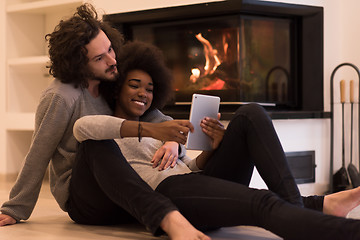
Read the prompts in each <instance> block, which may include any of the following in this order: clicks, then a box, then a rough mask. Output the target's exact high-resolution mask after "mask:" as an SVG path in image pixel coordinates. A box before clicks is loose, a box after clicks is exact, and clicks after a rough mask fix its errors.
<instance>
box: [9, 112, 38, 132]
mask: <svg viewBox="0 0 360 240" xmlns="http://www.w3.org/2000/svg"><path fill="white" fill-rule="evenodd" d="M5 123H6V130H12V131H15V130H16V131H33V130H34V126H35V113H7V114H6V117H5Z"/></svg>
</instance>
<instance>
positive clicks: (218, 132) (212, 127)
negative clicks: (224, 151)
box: [200, 114, 225, 149]
mask: <svg viewBox="0 0 360 240" xmlns="http://www.w3.org/2000/svg"><path fill="white" fill-rule="evenodd" d="M218 118H219V119H220V114H219V116H218ZM200 126H201V129H202V131H203V132H204V133H205V134H206V135H208V136H209V137H210V138H211V142H212V144H211V146H212V149H216V148H218V147H219V145H220V142H221V141H222V139H223V137H224V134H225V128H224V125H222V124H221V122H220V120H217V119H214V118H209V117H205V118H204V119H203V120H201V122H200Z"/></svg>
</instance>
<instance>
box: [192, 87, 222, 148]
mask: <svg viewBox="0 0 360 240" xmlns="http://www.w3.org/2000/svg"><path fill="white" fill-rule="evenodd" d="M219 105H220V98H219V97H217V96H209V95H202V94H193V96H192V103H191V109H190V122H191V123H192V125H194V132H189V134H188V139H187V142H186V148H187V149H191V150H211V140H210V137H208V136H207V135H206V134H205V133H204V132H203V131H202V130H201V127H200V122H201V120H202V119H204V118H205V117H211V118H215V119H217V117H218V112H219Z"/></svg>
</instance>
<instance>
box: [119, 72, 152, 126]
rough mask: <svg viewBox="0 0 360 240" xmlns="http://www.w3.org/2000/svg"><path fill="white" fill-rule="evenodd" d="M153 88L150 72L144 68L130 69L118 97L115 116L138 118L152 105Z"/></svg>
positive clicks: (130, 118)
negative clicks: (143, 69)
mask: <svg viewBox="0 0 360 240" xmlns="http://www.w3.org/2000/svg"><path fill="white" fill-rule="evenodd" d="M153 89H154V86H153V81H152V79H151V77H150V75H149V74H147V73H146V72H144V71H142V70H131V71H129V72H128V74H127V76H126V78H125V81H124V84H123V86H122V88H121V90H120V92H119V95H118V98H117V102H116V109H115V116H117V117H120V118H124V119H128V120H138V119H139V117H140V116H142V115H143V114H144V113H145V111H146V110H148V109H149V108H150V106H151V103H152V100H153Z"/></svg>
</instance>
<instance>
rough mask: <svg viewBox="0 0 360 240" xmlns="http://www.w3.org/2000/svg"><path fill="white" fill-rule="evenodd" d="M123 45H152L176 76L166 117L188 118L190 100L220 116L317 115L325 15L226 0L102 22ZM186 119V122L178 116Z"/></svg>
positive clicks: (311, 10) (295, 7)
mask: <svg viewBox="0 0 360 240" xmlns="http://www.w3.org/2000/svg"><path fill="white" fill-rule="evenodd" d="M104 19H105V20H107V21H110V22H111V23H112V24H113V25H114V26H115V27H117V28H118V29H119V30H120V31H121V32H123V33H124V35H125V38H126V39H127V40H141V41H146V42H150V43H153V44H155V45H157V46H158V47H159V48H160V49H162V51H163V52H164V54H165V57H166V60H167V65H168V67H169V68H170V69H171V70H172V72H173V76H174V80H175V81H174V89H173V91H174V98H173V100H172V101H171V102H169V103H168V104H167V106H166V107H165V109H164V110H165V112H167V113H170V114H171V115H173V116H174V117H177V118H178V117H182V116H183V117H186V114H187V113H188V112H189V109H190V104H191V103H190V102H191V96H192V94H193V93H202V94H209V95H217V96H219V97H220V98H221V107H220V111H221V112H222V113H223V115H224V114H225V115H226V114H228V113H230V114H231V113H232V112H233V111H234V110H235V109H237V107H238V106H239V105H241V104H244V103H248V102H257V103H259V104H261V105H263V106H264V107H265V108H267V109H268V110H269V111H271V112H323V8H321V7H312V6H304V5H295V4H284V3H274V2H261V1H254V0H250V1H249V0H242V1H241V0H229V1H221V2H210V3H205V4H194V5H187V6H178V7H169V8H161V9H152V10H145V11H136V12H128V13H119V14H111V15H105V16H104ZM184 114H185V115H184Z"/></svg>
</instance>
